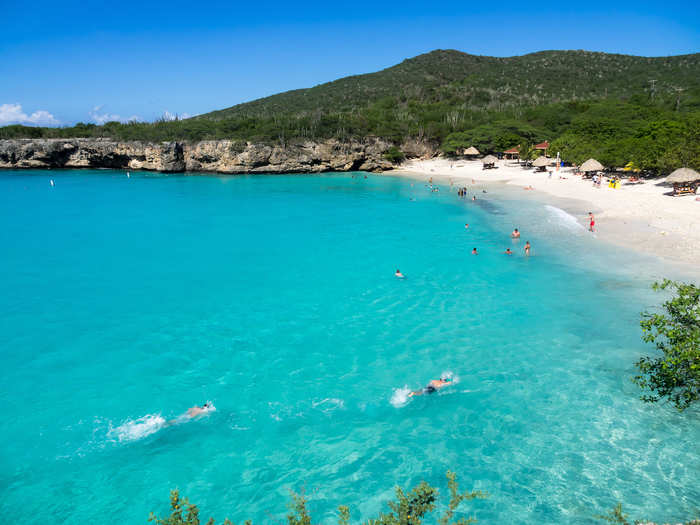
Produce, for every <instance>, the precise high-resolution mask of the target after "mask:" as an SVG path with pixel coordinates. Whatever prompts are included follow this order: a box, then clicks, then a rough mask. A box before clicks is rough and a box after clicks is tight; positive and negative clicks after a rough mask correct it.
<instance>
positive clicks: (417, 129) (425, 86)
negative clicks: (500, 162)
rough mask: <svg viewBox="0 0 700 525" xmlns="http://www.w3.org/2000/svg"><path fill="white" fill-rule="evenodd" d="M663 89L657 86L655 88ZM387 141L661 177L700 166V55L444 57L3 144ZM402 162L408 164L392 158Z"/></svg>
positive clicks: (1, 132) (43, 131)
mask: <svg viewBox="0 0 700 525" xmlns="http://www.w3.org/2000/svg"><path fill="white" fill-rule="evenodd" d="M652 81H653V82H652ZM367 136H378V137H382V138H385V139H388V140H389V141H391V142H393V143H394V144H396V146H397V147H401V145H402V144H405V143H406V141H408V140H414V141H415V140H418V141H421V142H424V143H428V144H431V145H433V146H434V147H436V148H440V149H441V150H442V151H443V152H444V153H446V154H448V155H449V154H455V153H457V152H458V151H460V150H461V149H462V148H465V147H468V146H470V145H474V146H476V147H477V148H478V149H479V150H480V151H482V152H500V151H503V150H504V149H507V148H510V147H513V146H517V145H521V146H522V147H523V149H524V150H528V145H532V144H533V143H536V142H541V141H543V140H549V141H551V142H552V143H553V144H552V145H553V148H556V151H560V152H561V153H562V157H563V158H564V160H566V161H570V162H575V163H578V162H581V161H582V160H585V159H586V158H588V157H595V158H597V159H598V160H600V161H601V162H602V163H603V164H605V165H607V166H611V167H614V166H621V165H625V164H626V163H628V162H630V161H632V162H634V163H635V164H637V165H638V166H639V167H640V168H642V169H644V170H647V171H649V172H652V173H665V172H668V171H669V170H671V169H673V168H675V167H678V166H681V165H688V166H692V167H694V168H696V169H700V54H697V53H696V54H692V55H682V56H672V57H659V58H647V57H635V56H627V55H613V54H606V53H593V52H588V51H542V52H539V53H532V54H529V55H523V56H518V57H509V58H496V57H482V56H475V55H469V54H465V53H461V52H459V51H451V50H447V51H443V50H438V51H433V52H431V53H427V54H424V55H420V56H417V57H414V58H411V59H408V60H405V61H403V62H402V63H400V64H398V65H396V66H393V67H390V68H388V69H385V70H382V71H379V72H376V73H369V74H366V75H356V76H350V77H346V78H342V79H339V80H336V81H334V82H329V83H327V84H321V85H319V86H316V87H312V88H308V89H299V90H294V91H288V92H285V93H280V94H278V95H273V96H271V97H266V98H262V99H259V100H255V101H252V102H247V103H245V104H239V105H237V106H233V107H230V108H228V109H222V110H219V111H214V112H211V113H207V114H204V115H200V116H198V117H194V118H190V119H186V120H179V121H159V122H153V123H142V122H131V123H128V124H121V123H119V122H108V123H106V124H104V125H103V126H96V125H94V124H82V123H80V124H77V125H76V126H73V127H69V128H36V127H26V126H6V127H4V128H0V139H2V138H20V137H37V138H38V137H110V138H114V139H120V140H147V141H164V140H192V141H196V140H204V139H231V140H236V141H250V142H267V143H276V144H282V145H284V144H288V143H290V142H295V141H301V140H324V139H329V138H334V139H338V140H349V139H362V138H363V137H367ZM391 156H392V158H397V159H398V158H400V157H401V154H400V152H398V151H392V155H391Z"/></svg>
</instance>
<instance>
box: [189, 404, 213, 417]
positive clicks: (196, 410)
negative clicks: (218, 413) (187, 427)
mask: <svg viewBox="0 0 700 525" xmlns="http://www.w3.org/2000/svg"><path fill="white" fill-rule="evenodd" d="M210 407H211V403H209V402H206V403H204V404H203V405H202V406H201V407H200V406H197V405H195V406H193V407H192V408H188V409H187V416H188V417H189V418H190V419H193V418H195V417H197V416H201V415H202V414H205V413H206V412H207V410H209V408H210Z"/></svg>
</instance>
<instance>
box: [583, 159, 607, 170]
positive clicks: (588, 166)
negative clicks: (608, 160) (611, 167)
mask: <svg viewBox="0 0 700 525" xmlns="http://www.w3.org/2000/svg"><path fill="white" fill-rule="evenodd" d="M579 169H580V170H581V171H602V170H604V169H605V166H603V165H602V164H601V163H600V162H598V161H597V160H595V159H588V160H587V161H586V162H584V163H583V164H581V167H580V168H579Z"/></svg>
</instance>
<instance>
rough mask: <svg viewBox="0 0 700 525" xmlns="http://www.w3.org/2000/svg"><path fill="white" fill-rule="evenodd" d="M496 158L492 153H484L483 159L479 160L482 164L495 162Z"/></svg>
mask: <svg viewBox="0 0 700 525" xmlns="http://www.w3.org/2000/svg"><path fill="white" fill-rule="evenodd" d="M497 160H498V159H497V158H496V157H494V156H493V155H486V156H485V157H484V158H483V159H481V162H483V163H484V164H495V163H496V161H497Z"/></svg>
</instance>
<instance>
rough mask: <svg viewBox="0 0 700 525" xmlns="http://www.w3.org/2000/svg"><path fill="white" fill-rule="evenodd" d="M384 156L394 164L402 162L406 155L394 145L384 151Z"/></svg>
mask: <svg viewBox="0 0 700 525" xmlns="http://www.w3.org/2000/svg"><path fill="white" fill-rule="evenodd" d="M384 158H385V159H386V160H388V161H389V162H391V163H393V164H400V163H401V162H402V161H403V160H404V159H405V158H406V155H404V154H403V151H401V150H400V149H399V148H397V147H396V146H392V147H390V148H389V149H388V150H386V151H385V152H384Z"/></svg>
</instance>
